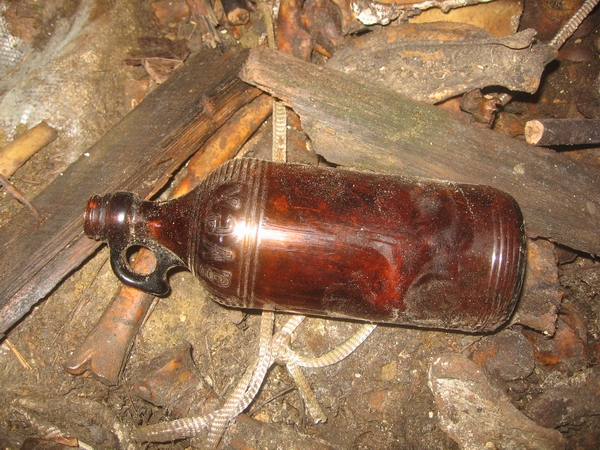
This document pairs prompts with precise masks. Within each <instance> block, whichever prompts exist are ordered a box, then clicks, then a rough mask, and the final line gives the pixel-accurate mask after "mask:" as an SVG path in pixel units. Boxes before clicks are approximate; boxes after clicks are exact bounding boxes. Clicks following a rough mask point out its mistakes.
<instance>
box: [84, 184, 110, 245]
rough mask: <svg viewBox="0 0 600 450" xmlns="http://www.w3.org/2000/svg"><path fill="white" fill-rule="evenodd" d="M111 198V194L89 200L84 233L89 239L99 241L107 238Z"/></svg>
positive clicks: (85, 214)
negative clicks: (107, 221)
mask: <svg viewBox="0 0 600 450" xmlns="http://www.w3.org/2000/svg"><path fill="white" fill-rule="evenodd" d="M111 197H112V196H111V195H110V194H108V195H105V196H104V197H102V196H100V195H94V196H92V197H90V199H89V200H88V203H87V206H86V208H85V213H84V215H83V231H84V232H85V234H86V236H87V237H89V238H92V239H95V240H97V241H99V240H102V239H103V238H104V237H105V230H106V218H107V215H108V204H109V202H110V198H111Z"/></svg>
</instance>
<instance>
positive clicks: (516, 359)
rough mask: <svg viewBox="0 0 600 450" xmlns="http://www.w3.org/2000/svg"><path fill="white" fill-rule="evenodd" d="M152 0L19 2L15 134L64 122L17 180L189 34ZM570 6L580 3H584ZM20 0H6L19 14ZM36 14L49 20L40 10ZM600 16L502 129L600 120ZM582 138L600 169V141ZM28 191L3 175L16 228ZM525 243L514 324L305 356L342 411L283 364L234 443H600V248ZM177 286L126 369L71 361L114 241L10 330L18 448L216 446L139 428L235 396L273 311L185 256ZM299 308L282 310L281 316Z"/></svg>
mask: <svg viewBox="0 0 600 450" xmlns="http://www.w3.org/2000/svg"><path fill="white" fill-rule="evenodd" d="M155 3H161V2H151V1H148V0H146V1H142V2H132V1H129V2H128V1H118V0H116V1H105V0H97V1H92V0H79V1H61V0H53V1H51V2H39V1H35V0H31V1H17V2H14V4H20V5H21V6H22V9H20V10H19V11H20V12H18V13H17V14H16V16H9V15H6V14H5V17H6V21H7V22H9V23H10V25H11V27H12V28H10V29H11V32H12V33H13V34H15V33H16V31H15V30H17V28H16V27H17V25H18V26H19V27H21V28H19V30H20V33H21V36H22V37H23V43H22V47H21V49H22V53H21V56H19V55H18V54H17V56H16V61H15V62H14V63H13V65H12V66H7V68H6V71H5V72H4V73H3V74H2V77H3V78H2V80H1V82H0V104H1V109H2V113H1V117H0V125H1V127H0V129H1V131H0V144H1V145H0V147H1V146H4V145H5V144H6V143H8V142H10V141H11V140H12V139H14V138H15V137H16V136H17V135H18V134H20V133H22V132H23V130H24V129H27V128H30V126H32V125H34V124H36V123H38V122H39V121H41V120H46V121H47V122H48V123H49V124H50V125H51V126H53V127H54V128H56V129H57V130H58V131H59V138H58V139H57V140H56V141H55V142H54V143H52V144H51V145H49V146H47V147H46V148H44V149H43V150H41V151H40V152H39V153H38V154H36V155H35V156H34V157H33V158H32V159H31V160H30V161H29V162H28V163H27V164H26V165H25V166H23V167H22V168H21V169H20V170H19V171H18V172H17V173H16V174H15V175H14V176H13V177H12V178H11V181H12V182H13V183H14V184H15V186H16V187H17V188H19V189H20V190H21V191H22V192H24V193H25V195H26V196H27V197H28V198H33V197H34V196H35V195H36V194H37V193H39V192H40V191H41V190H42V189H43V188H44V187H45V186H47V184H48V183H49V182H50V181H51V180H52V179H54V178H55V177H59V176H61V172H62V171H63V170H64V169H65V168H66V167H67V166H68V165H69V164H70V163H71V162H72V161H74V160H75V159H76V158H77V157H79V156H80V155H81V154H83V153H84V152H85V151H86V149H87V148H88V147H89V146H90V145H92V144H93V143H94V142H95V141H96V140H97V139H98V138H99V137H100V136H102V135H103V134H104V133H106V132H107V131H108V130H109V129H110V128H111V126H113V125H114V124H115V123H116V122H117V121H118V120H119V119H120V118H122V117H123V116H124V115H125V114H126V113H127V112H128V111H130V110H131V109H132V108H133V107H135V105H136V104H137V103H139V101H140V100H141V99H142V98H143V97H144V96H145V95H147V93H148V92H150V91H151V90H152V89H153V87H154V86H156V83H157V81H162V80H157V78H156V77H154V78H153V77H152V76H148V73H147V71H146V70H144V69H143V68H142V67H140V66H131V65H127V64H126V63H125V61H126V59H127V58H129V57H130V56H131V55H130V53H131V52H132V51H142V52H143V51H144V49H140V46H139V44H138V38H140V37H147V36H152V37H157V36H165V35H167V36H171V37H172V35H173V34H175V35H177V34H178V33H181V32H182V28H183V27H182V24H181V23H179V25H177V26H175V25H172V24H171V25H167V26H166V27H165V26H164V24H160V23H158V24H157V22H156V21H155V20H152V19H151V17H152V11H155V9H153V8H156V7H157V6H156V5H154V4H155ZM174 3H177V2H174ZM184 3H185V2H184ZM525 3H526V4H525V12H524V15H523V17H522V19H521V20H522V23H521V27H523V26H524V24H527V26H535V25H536V24H538V25H539V24H544V25H547V23H548V20H549V19H548V17H545V18H544V17H542V18H540V17H539V14H541V13H539V11H545V13H546V14H548V8H547V7H546V8H545V9H543V8H542V9H540V10H538V16H536V15H535V14H533V13H532V12H531V11H533V10H535V8H536V7H537V6H539V4H540V1H537V0H536V1H533V0H532V1H531V2H525ZM562 3H563V9H569V8H571V9H570V10H573V8H574V9H576V8H577V7H578V6H579V4H580V3H581V2H567V1H565V2H562ZM572 3H577V4H576V5H575V7H573V4H572ZM10 4H11V3H10V2H8V3H7V2H0V5H1V6H2V7H3V8H4V11H7V9H8V6H10ZM42 4H44V5H45V6H44V8H41V6H40V5H42ZM160 6H164V5H160ZM36 8H37V9H36ZM0 11H1V10H0ZM23 11H25V12H23ZM565 14H566V13H565ZM542 15H543V14H542ZM15 17H20V19H21V20H20V21H18V20H17V19H15ZM32 17H33V18H35V21H36V22H35V26H32V25H31V24H32V22H27V21H26V20H25V19H27V18H32ZM550 17H553V16H552V15H550ZM599 18H600V15H599V13H598V11H596V12H595V15H594V17H593V21H592V22H591V23H589V22H586V23H585V27H584V26H582V31H581V34H580V35H576V36H575V37H574V39H572V40H570V41H569V42H567V44H566V45H565V47H564V48H563V49H562V50H561V52H560V53H559V57H558V60H557V61H555V62H553V63H551V64H550V65H549V66H548V68H547V70H546V72H545V73H544V76H543V83H542V87H541V89H540V90H539V91H538V93H537V94H535V95H530V94H527V95H519V96H517V97H515V99H514V100H513V102H511V103H509V104H508V105H507V106H506V107H505V108H504V109H503V110H502V112H501V113H499V114H498V115H497V116H496V120H495V122H494V127H495V128H496V129H497V130H498V131H499V132H504V133H507V134H509V135H511V136H515V138H516V139H522V136H520V137H519V134H522V129H523V125H524V123H525V121H526V120H527V119H528V118H531V117H536V116H539V115H547V116H556V117H584V116H585V117H588V118H598V116H599V115H600V108H598V105H600V95H599V93H598V87H599V81H598V80H599V78H598V74H599V70H600V63H599V58H598V54H599V52H600V27H599V26H598V23H599V20H598V19H599ZM173 20H175V19H174V18H173ZM221 20H223V19H222V18H221ZM11 21H12V22H11ZM563 22H564V21H563ZM563 22H560V23H563ZM27 30H29V31H30V32H31V30H34V31H35V33H33V34H31V33H30V34H29V35H28V34H27V33H25V31H27ZM1 31H2V30H1V29H0V32H1ZM218 33H219V36H220V37H221V40H222V43H221V44H219V45H220V46H228V45H242V44H244V45H248V46H256V45H259V41H260V42H261V43H262V42H263V41H262V39H264V36H263V34H264V25H263V24H262V22H261V21H260V20H259V18H258V11H257V10H254V11H253V12H252V16H251V19H250V24H249V25H247V26H246V27H238V28H235V27H230V26H226V25H224V24H223V22H221V25H220V26H219V28H218ZM185 36H186V39H187V45H188V47H189V49H190V50H191V52H192V53H193V52H195V51H198V49H199V48H200V47H201V46H202V45H203V44H202V41H201V38H200V36H199V35H198V34H197V33H196V34H195V35H194V34H193V33H192V34H186V35H185ZM544 38H545V39H546V38H547V37H545V36H544ZM577 40H578V41H577ZM576 41H577V42H576ZM215 51H217V50H215ZM26 55H29V56H26ZM322 57H323V56H322V55H321V56H318V58H316V59H317V60H320V58H322ZM19 58H21V59H19ZM0 69H2V68H0ZM151 75H152V74H151ZM155 75H156V74H155ZM450 103H451V102H447V103H446V106H447V107H450V108H454V107H453V106H448V105H449V104H450ZM461 114H465V113H461ZM469 120H471V119H469ZM482 126H484V125H482ZM519 131H520V132H521V133H520V132H519ZM267 134H268V132H267ZM561 150H562V151H565V150H564V149H561ZM565 152H568V153H570V156H572V157H574V158H577V159H580V160H585V161H587V162H588V163H590V164H592V165H596V166H597V167H600V156H599V154H598V149H597V148H589V147H588V148H577V149H574V150H573V149H569V150H566V151H565ZM315 159H316V158H315ZM22 207H23V206H22V205H20V204H19V203H18V202H17V201H16V200H15V199H14V198H12V197H11V196H10V195H9V194H8V193H7V192H6V190H4V189H2V190H0V225H3V224H5V223H6V222H7V221H8V220H10V218H11V217H13V216H14V214H15V213H16V212H17V211H19V210H20V209H21V208H22ZM590 226H593V225H592V224H590ZM1 232H2V229H1V228H0V233H1ZM528 246H529V249H530V250H529V255H528V261H529V268H528V275H527V281H526V283H525V287H524V291H523V298H522V299H521V302H520V303H519V306H518V307H517V311H516V313H515V315H514V317H513V319H512V320H511V323H510V324H509V325H507V326H506V327H504V328H502V329H501V330H500V331H499V332H497V333H493V334H490V335H477V334H475V335H473V334H467V333H449V332H443V331H432V330H422V329H413V328H408V327H395V326H378V327H377V328H376V329H375V330H374V332H373V333H372V334H371V335H370V336H369V337H368V338H367V339H366V340H365V342H364V343H363V344H362V345H361V346H360V347H358V349H357V350H356V351H354V352H353V353H352V354H351V355H350V356H348V357H347V358H346V359H344V360H343V361H342V362H340V363H337V364H334V365H330V366H328V367H323V368H313V369H301V370H302V372H303V373H304V375H305V377H306V379H307V380H308V383H309V385H310V387H311V388H312V391H313V392H314V394H315V396H316V399H317V400H318V403H319V405H320V406H321V408H322V409H323V411H324V412H325V414H326V416H327V419H326V421H324V422H323V423H318V424H315V423H313V421H312V420H311V416H310V414H309V412H308V411H307V407H306V405H305V403H304V401H303V399H302V397H301V396H300V395H299V393H298V389H297V386H296V384H295V383H294V380H293V379H292V377H291V376H290V375H289V373H288V371H287V370H286V368H285V367H284V366H282V365H277V364H276V365H274V366H273V368H272V369H271V370H270V371H269V373H268V375H267V377H266V380H265V382H264V384H263V386H262V388H261V390H260V392H259V394H258V395H257V397H256V398H255V400H254V401H253V402H252V404H251V405H250V407H249V408H248V409H246V410H245V412H244V413H243V414H242V415H241V416H239V417H238V418H237V419H236V420H235V421H234V422H233V423H232V424H231V425H230V427H229V429H228V431H227V432H226V433H225V435H224V437H223V439H222V441H221V443H220V446H221V448H234V449H253V448H268V449H276V448H298V449H299V448H302V449H305V448H315V449H317V448H318V449H321V448H337V449H346V448H348V449H350V448H356V449H380V448H381V449H404V448H407V449H455V448H457V449H458V448H460V449H476V448H490V449H493V448H498V449H500V448H505V449H513V448H515V449H516V448H532V449H533V448H569V449H593V448H600V369H599V362H600V261H599V260H598V259H597V258H594V257H592V256H590V255H586V254H583V253H580V252H576V251H573V250H570V249H568V248H564V247H562V246H560V245H555V244H553V243H550V242H548V241H544V240H541V239H540V240H537V241H536V240H531V239H530V240H529V242H528ZM171 285H172V294H171V295H170V296H169V297H168V298H166V299H161V300H158V301H156V302H155V303H154V306H153V310H152V314H151V315H150V316H149V317H148V319H147V320H146V322H145V323H144V325H143V326H142V327H141V330H140V332H139V334H138V336H137V337H136V339H135V342H134V345H133V347H132V350H131V353H130V356H129V357H128V359H127V360H126V364H125V365H124V367H123V372H122V375H121V377H120V379H119V381H118V383H117V384H115V385H110V386H108V385H106V384H103V383H101V382H99V381H98V380H97V379H95V378H94V377H92V376H77V375H71V374H69V373H67V372H66V371H65V369H64V364H65V363H66V362H67V360H68V359H69V357H70V356H71V355H73V353H74V352H75V351H76V350H77V348H78V347H79V346H80V345H81V343H82V342H83V341H84V339H85V338H86V336H87V335H88V334H89V333H90V331H91V330H92V329H93V328H94V325H95V323H96V322H97V321H98V319H99V318H100V316H101V315H102V312H103V311H104V309H105V308H106V306H107V305H108V304H109V303H110V301H111V299H112V297H113V295H114V293H115V291H116V290H117V289H118V287H119V282H118V280H117V279H116V277H115V276H114V274H113V272H112V270H111V268H110V264H109V262H108V250H107V248H105V247H102V248H101V249H100V250H99V251H98V252H97V253H96V254H94V255H92V256H91V257H90V258H89V260H87V261H86V263H85V264H84V265H83V266H82V267H81V268H79V269H78V270H77V271H76V272H75V273H73V274H72V275H71V276H69V277H68V278H67V279H65V280H64V281H63V282H62V283H61V284H60V285H59V286H57V287H56V289H55V290H54V292H52V294H51V295H50V296H49V297H48V298H46V299H44V300H43V301H42V302H40V303H39V304H38V306H36V307H35V308H34V310H33V311H32V312H31V313H30V314H29V315H28V316H27V317H26V318H24V320H22V321H21V322H20V323H19V324H18V325H17V326H16V327H14V328H13V329H12V330H11V332H10V333H9V334H8V335H7V337H6V339H5V340H4V341H3V342H2V345H0V390H1V392H2V394H1V395H0V444H1V445H2V447H3V448H6V449H19V448H62V447H63V446H77V445H79V446H81V447H86V446H87V447H86V448H90V447H92V448H105V449H112V448H182V449H184V448H196V447H202V446H203V445H204V444H203V442H204V436H202V435H200V436H198V437H193V438H189V439H181V440H176V441H167V442H163V443H140V442H138V441H137V440H136V438H135V436H136V432H135V430H136V429H137V427H140V426H146V425H152V424H156V423H160V422H165V421H167V420H171V419H176V418H184V417H193V416H197V415H200V414H204V413H206V412H210V411H211V410H212V409H214V408H215V407H217V406H219V405H220V404H221V403H222V401H223V399H224V398H226V397H227V395H228V394H229V393H230V392H231V390H232V389H233V387H234V386H235V384H236V383H237V381H238V380H239V379H240V378H241V377H242V374H243V373H244V371H245V370H246V368H247V367H248V366H250V365H252V364H253V362H254V361H255V360H256V359H257V357H258V337H259V331H260V321H261V316H260V313H257V312H246V311H244V312H240V311H237V310H232V309H228V308H225V307H222V306H220V305H218V304H216V303H215V302H213V301H212V300H211V299H210V297H209V295H208V294H207V293H206V291H205V290H204V289H203V287H202V285H201V284H200V283H199V282H198V281H197V280H196V279H194V277H193V276H192V275H191V274H190V273H188V272H186V271H183V270H182V271H178V272H175V273H174V274H173V275H172V276H171ZM288 318H289V316H288V315H285V314H278V315H277V318H276V329H279V328H280V327H281V326H282V325H283V324H284V323H285V322H286V321H287V320H288ZM360 327H361V324H358V323H352V322H345V321H338V320H326V319H320V318H309V319H308V320H307V321H305V322H304V323H303V324H302V325H301V326H300V327H299V328H298V330H296V332H294V333H293V335H292V339H291V347H292V348H293V349H295V350H296V351H297V352H298V353H300V354H303V355H307V356H319V355H322V354H324V353H327V352H328V351H329V350H331V349H333V348H335V347H336V346H337V345H339V344H341V343H342V342H344V341H345V340H346V339H347V338H348V337H349V336H351V335H352V334H353V333H354V332H356V331H357V330H358V329H359V328H360ZM173 361H175V362H176V363H177V364H176V366H177V367H176V368H175V369H173V368H172V367H173V364H174V363H173ZM169 362H171V364H172V366H171V370H170V371H167V372H165V370H164V367H165V366H166V365H167V363H169ZM161 368H162V370H161ZM59 435H60V436H59ZM71 438H75V439H76V440H77V441H74V440H73V439H71Z"/></svg>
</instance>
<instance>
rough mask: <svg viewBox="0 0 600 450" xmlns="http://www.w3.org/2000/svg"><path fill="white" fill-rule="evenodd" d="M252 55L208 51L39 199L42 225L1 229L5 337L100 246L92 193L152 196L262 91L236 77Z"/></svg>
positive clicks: (28, 218)
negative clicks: (91, 214)
mask: <svg viewBox="0 0 600 450" xmlns="http://www.w3.org/2000/svg"><path fill="white" fill-rule="evenodd" d="M246 56H247V52H246V51H241V50H240V51H232V52H228V53H226V54H224V55H221V54H219V52H216V51H204V52H202V53H200V54H198V55H196V56H195V57H193V58H191V59H190V60H189V61H188V62H187V63H186V65H185V66H184V67H183V68H182V69H181V70H180V71H178V72H176V73H175V74H174V75H173V76H172V77H171V78H170V79H169V80H168V81H167V82H166V83H164V84H163V85H161V86H159V87H158V88H157V89H156V90H155V91H154V92H152V93H151V94H150V95H149V96H148V97H147V98H146V99H145V100H144V101H143V102H142V103H141V104H140V105H139V106H138V107H137V108H136V109H135V110H133V111H132V112H131V113H129V114H128V115H127V116H126V117H125V118H124V119H122V120H121V121H120V122H119V123H118V124H117V125H116V126H115V127H114V128H113V129H112V130H111V131H110V132H109V133H108V134H106V135H105V136H104V137H103V138H102V139H100V141H98V142H97V143H96V144H95V145H94V146H92V147H91V148H90V149H89V151H88V152H86V153H87V154H89V156H82V157H81V158H80V159H79V160H77V161H76V162H75V163H73V164H72V165H71V166H70V167H69V168H68V169H67V170H66V171H65V172H64V173H63V176H61V177H59V178H57V179H56V180H54V181H53V182H52V183H51V184H50V185H49V186H48V188H47V189H45V190H44V191H43V192H42V193H41V194H40V195H38V196H37V197H36V198H35V199H34V200H33V201H32V203H33V204H34V206H35V207H36V208H37V210H38V211H39V212H40V214H41V215H42V217H43V220H42V221H41V222H37V221H36V220H35V219H34V218H33V216H32V215H31V213H30V212H29V211H23V212H21V213H19V214H17V215H16V216H15V217H14V218H13V219H12V220H11V221H10V222H9V223H8V224H7V225H6V226H4V227H3V228H2V229H0V337H1V336H2V334H3V333H5V332H6V331H7V329H9V328H10V327H11V326H12V325H13V324H15V323H16V322H17V321H18V320H19V319H20V318H21V317H23V316H24V315H25V314H26V313H27V312H28V311H29V310H30V308H31V307H32V306H33V305H34V304H35V303H36V302H37V301H39V300H40V299H41V298H43V297H44V296H45V295H46V294H48V293H49V292H50V291H51V290H52V289H53V288H54V287H55V286H56V285H57V284H58V283H59V282H60V281H61V280H62V279H63V278H64V277H65V276H66V275H67V274H68V273H69V272H71V271H72V270H74V269H75V268H76V267H78V266H79V265H80V264H81V263H82V262H83V260H84V259H85V258H86V257H87V256H89V255H90V254H91V253H92V252H93V251H94V249H95V248H96V247H97V246H98V243H97V242H95V241H93V240H91V239H88V238H87V237H85V236H84V234H83V228H82V214H83V210H84V208H85V204H86V201H87V199H88V198H89V197H90V196H91V195H93V194H103V193H108V192H113V191H118V190H129V191H135V192H137V193H138V194H139V195H141V196H142V197H145V198H148V197H150V196H152V195H153V194H154V193H156V192H157V191H158V190H159V189H160V188H161V187H162V186H164V185H165V184H166V183H167V181H168V180H169V178H170V176H171V175H172V174H173V172H174V171H175V170H176V169H177V168H179V167H180V166H181V165H182V164H183V163H184V161H185V160H186V159H187V158H188V157H189V156H190V155H191V154H192V153H194V152H195V151H196V150H197V149H198V148H199V147H200V146H201V144H202V143H203V142H204V141H206V140H207V139H208V138H209V137H210V135H211V134H212V133H213V132H214V131H215V130H216V129H217V128H218V127H219V126H220V125H221V124H223V123H224V122H225V121H226V120H227V119H228V118H229V117H230V116H231V115H232V114H233V113H234V112H235V111H237V110H238V109H239V108H240V107H241V106H242V105H244V104H246V103H247V102H249V101H250V100H252V99H253V98H254V97H256V96H257V95H258V94H260V91H259V90H258V89H256V88H253V87H251V86H249V85H247V84H245V83H243V82H242V81H240V80H239V79H238V78H237V72H238V71H239V69H240V67H241V65H242V63H243V61H244V60H245V58H246Z"/></svg>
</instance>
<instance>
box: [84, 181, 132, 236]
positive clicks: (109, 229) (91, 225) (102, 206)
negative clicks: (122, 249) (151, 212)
mask: <svg viewBox="0 0 600 450" xmlns="http://www.w3.org/2000/svg"><path fill="white" fill-rule="evenodd" d="M139 201H140V199H139V197H137V196H136V195H134V194H131V193H130V192H115V193H113V194H106V195H104V196H101V195H94V196H92V197H90V199H89V200H88V203H87V207H86V209H85V213H84V216H83V231H84V232H85V234H86V235H87V236H88V237H89V238H92V239H96V240H97V241H98V240H102V241H111V240H112V239H111V236H112V237H113V238H117V237H118V235H119V233H126V234H128V233H129V232H130V230H129V228H130V226H131V223H132V221H134V219H135V211H136V209H137V206H138V203H139Z"/></svg>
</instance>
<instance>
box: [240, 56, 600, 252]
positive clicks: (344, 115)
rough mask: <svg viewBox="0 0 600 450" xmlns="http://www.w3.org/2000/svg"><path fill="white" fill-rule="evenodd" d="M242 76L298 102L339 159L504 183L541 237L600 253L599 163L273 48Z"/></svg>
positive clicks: (314, 133)
mask: <svg viewBox="0 0 600 450" xmlns="http://www.w3.org/2000/svg"><path fill="white" fill-rule="evenodd" d="M240 76H241V78H242V79H243V80H244V81H247V82H248V83H251V84H254V85H256V86H258V87H260V88H261V89H263V90H265V91H267V92H269V93H271V94H272V95H274V96H275V97H278V98H280V99H281V100H283V102H285V103H286V104H288V105H290V106H291V107H292V108H293V109H294V110H295V111H296V112H297V113H298V114H299V115H300V117H301V119H302V125H303V127H304V129H305V131H306V132H307V133H308V135H309V136H310V138H311V140H312V141H313V144H314V146H315V150H316V152H317V153H319V154H321V155H322V156H324V157H325V158H326V159H327V160H329V161H331V162H334V163H338V164H342V165H346V166H353V167H357V168H363V169H375V170H380V171H387V172H395V173H399V174H403V175H409V176H419V177H427V178H437V179H446V180H454V181H460V182H466V183H477V184H486V185H491V186H494V187H496V188H499V189H501V190H504V191H506V192H508V193H510V194H511V195H513V196H514V197H515V199H516V200H517V201H518V202H519V204H520V205H521V208H522V209H523V214H524V216H525V221H526V225H527V229H528V233H529V234H530V235H531V236H543V237H546V238H550V239H552V240H554V241H557V242H559V243H561V244H564V245H567V246H570V247H572V248H574V249H577V250H582V251H584V252H588V253H592V254H600V238H599V237H598V231H597V224H598V223H599V219H600V170H598V169H597V168H595V167H591V166H588V165H586V164H583V163H581V162H579V161H577V160H575V159H573V158H570V157H567V156H565V155H561V154H559V153H556V152H554V151H552V150H547V149H543V148H537V147H532V146H529V145H527V144H526V143H524V142H520V141H518V140H515V139H511V138H509V137H507V136H504V135H502V134H500V133H497V132H493V131H491V130H488V129H483V128H481V127H478V126H474V125H471V124H468V123H464V122H461V121H459V120H457V119H455V118H453V117H452V116H451V115H450V114H449V113H447V112H445V111H443V110H440V109H438V108H435V107H433V106H431V105H428V104H425V103H420V102H417V101H414V100H412V99H409V98H407V97H405V96H403V95H401V94H399V93H397V92H395V91H392V90H389V89H387V88H385V86H380V85H376V84H374V83H371V82H369V81H366V80H364V79H361V78H358V77H355V76H353V75H346V74H343V73H341V72H337V71H334V70H332V69H328V68H327V67H317V66H315V65H313V64H309V63H306V62H303V61H301V60H298V59H295V58H293V57H290V56H287V55H284V54H281V53H277V52H275V51H272V50H268V49H257V50H253V51H251V53H250V56H249V58H248V61H247V62H246V64H245V66H244V68H243V70H242V72H241V74H240Z"/></svg>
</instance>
